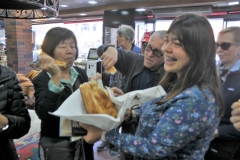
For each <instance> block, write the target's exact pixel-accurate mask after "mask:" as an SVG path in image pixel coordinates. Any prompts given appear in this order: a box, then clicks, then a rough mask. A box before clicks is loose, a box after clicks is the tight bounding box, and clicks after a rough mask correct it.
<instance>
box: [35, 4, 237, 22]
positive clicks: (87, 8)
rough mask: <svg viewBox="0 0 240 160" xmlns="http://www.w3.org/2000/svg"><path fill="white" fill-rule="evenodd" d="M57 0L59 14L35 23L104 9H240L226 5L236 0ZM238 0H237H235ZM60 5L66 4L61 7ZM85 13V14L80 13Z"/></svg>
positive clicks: (93, 16) (93, 15)
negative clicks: (53, 17) (206, 7)
mask: <svg viewBox="0 0 240 160" xmlns="http://www.w3.org/2000/svg"><path fill="white" fill-rule="evenodd" d="M89 1H90V0H59V4H60V6H59V15H58V16H57V17H56V18H55V19H45V20H36V22H35V23H54V22H71V21H78V22H80V21H91V20H97V19H100V20H102V18H103V14H104V11H105V10H116V9H128V8H135V9H138V8H145V9H146V11H143V12H144V14H145V15H153V13H152V10H154V9H155V10H156V9H162V8H164V9H167V8H176V7H192V6H206V5H210V6H212V8H213V11H214V12H222V11H231V10H233V11H236V10H237V11H240V5H235V6H228V2H233V1H236V0H95V1H96V2H97V3H96V4H90V3H88V2H89ZM237 1H238V2H239V0H237ZM62 5H67V7H63V6H62ZM80 14H86V15H80Z"/></svg>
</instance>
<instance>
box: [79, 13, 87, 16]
mask: <svg viewBox="0 0 240 160" xmlns="http://www.w3.org/2000/svg"><path fill="white" fill-rule="evenodd" d="M79 15H80V16H86V15H87V14H86V13H81V14H79Z"/></svg>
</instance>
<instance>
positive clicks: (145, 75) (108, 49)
mask: <svg viewBox="0 0 240 160" xmlns="http://www.w3.org/2000/svg"><path fill="white" fill-rule="evenodd" d="M166 33H167V32H166V31H156V32H154V33H153V34H152V35H151V37H150V39H149V41H148V44H147V46H146V48H145V51H144V55H142V54H137V53H134V52H131V51H124V50H117V49H115V48H114V47H112V46H110V45H102V46H100V47H99V48H98V56H99V57H100V58H101V59H102V64H103V66H104V67H105V69H109V68H110V67H111V66H113V65H114V66H115V67H116V69H117V70H118V71H120V72H121V73H122V74H123V75H126V77H128V79H127V88H126V92H130V91H134V90H142V89H146V88H150V87H153V86H156V85H157V84H158V82H159V81H160V80H161V78H162V77H163V76H164V73H165V71H164V67H163V66H164V63H163V62H164V58H163V52H162V46H163V44H164V39H165V37H166ZM115 91H116V90H115ZM118 93H119V94H123V92H121V91H120V90H118ZM137 125H138V123H137V120H136V121H134V120H132V121H131V123H127V122H126V123H125V122H124V123H123V124H122V132H123V133H131V134H135V131H136V128H137ZM121 159H131V155H126V154H123V153H122V154H121Z"/></svg>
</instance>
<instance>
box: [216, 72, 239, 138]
mask: <svg viewBox="0 0 240 160" xmlns="http://www.w3.org/2000/svg"><path fill="white" fill-rule="evenodd" d="M222 95H223V101H224V106H225V112H224V115H223V117H222V118H221V121H220V124H219V126H218V132H219V139H220V140H233V141H239V143H240V132H238V131H237V130H236V129H235V128H234V127H233V124H232V123H231V122H230V117H231V111H232V109H231V105H232V104H233V103H234V102H237V101H238V100H239V99H240V70H239V71H235V72H230V74H229V75H228V76H227V79H226V81H225V82H224V83H223V85H222Z"/></svg>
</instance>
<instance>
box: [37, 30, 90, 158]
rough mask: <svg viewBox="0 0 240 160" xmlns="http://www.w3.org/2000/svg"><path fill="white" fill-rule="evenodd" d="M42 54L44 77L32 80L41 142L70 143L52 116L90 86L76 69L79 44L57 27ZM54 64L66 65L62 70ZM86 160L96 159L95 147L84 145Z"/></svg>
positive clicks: (70, 33)
mask: <svg viewBox="0 0 240 160" xmlns="http://www.w3.org/2000/svg"><path fill="white" fill-rule="evenodd" d="M42 52H45V53H46V54H47V55H41V56H40V58H39V67H40V68H41V69H42V71H41V73H40V74H39V75H38V76H37V77H36V78H35V79H34V80H33V84H34V88H35V94H34V95H35V97H36V105H35V111H36V113H37V115H38V117H39V118H40V119H41V132H40V135H41V138H42V137H44V136H45V137H50V138H59V139H66V140H70V137H60V136H59V126H60V118H59V117H56V116H53V115H51V114H49V112H54V111H56V110H57V109H58V108H59V107H60V106H61V104H62V103H63V102H64V101H65V100H66V99H67V98H68V97H69V96H70V95H71V94H72V93H73V92H74V91H75V90H77V89H78V88H79V85H80V84H82V83H84V82H87V81H88V77H87V75H86V72H85V71H84V70H83V69H81V68H78V67H73V63H74V61H75V60H76V59H77V57H78V47H77V40H76V37H75V35H74V33H73V32H72V31H70V30H68V29H66V28H61V27H55V28H52V29H50V30H49V31H48V32H47V33H46V36H45V38H44V40H43V44H42ZM55 60H58V61H60V62H61V63H63V64H64V63H65V64H66V65H65V66H64V67H59V66H57V64H56V63H55ZM84 147H85V148H84V149H85V156H86V159H87V160H91V159H94V157H93V145H92V144H88V143H86V142H84Z"/></svg>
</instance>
